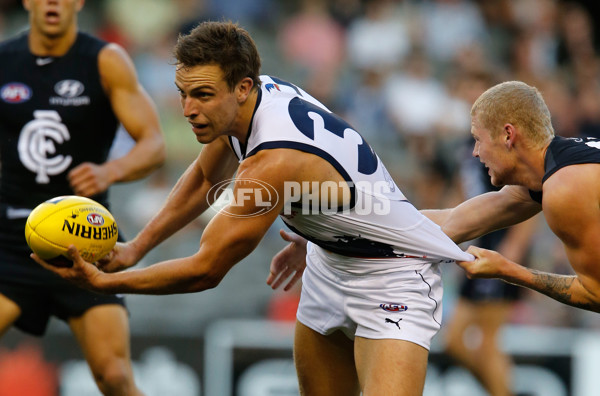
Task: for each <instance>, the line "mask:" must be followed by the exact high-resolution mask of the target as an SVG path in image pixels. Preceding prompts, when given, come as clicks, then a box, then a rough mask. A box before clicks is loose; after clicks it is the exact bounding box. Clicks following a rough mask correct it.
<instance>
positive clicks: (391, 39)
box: [0, 0, 600, 396]
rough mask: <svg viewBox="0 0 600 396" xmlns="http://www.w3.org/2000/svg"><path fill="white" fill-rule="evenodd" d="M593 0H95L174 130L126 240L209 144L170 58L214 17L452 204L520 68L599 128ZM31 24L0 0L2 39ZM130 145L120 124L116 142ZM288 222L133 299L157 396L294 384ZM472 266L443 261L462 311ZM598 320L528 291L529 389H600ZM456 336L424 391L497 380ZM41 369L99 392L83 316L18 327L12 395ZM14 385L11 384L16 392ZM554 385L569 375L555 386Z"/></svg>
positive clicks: (177, 241)
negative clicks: (479, 114) (281, 266)
mask: <svg viewBox="0 0 600 396" xmlns="http://www.w3.org/2000/svg"><path fill="white" fill-rule="evenodd" d="M592 3H593V2H591V1H583V0H582V1H579V2H576V1H559V0H479V1H474V0H437V1H434V0H431V1H425V0H423V1H418V0H362V1H361V0H293V1H292V0H252V1H248V0H176V1H175V0H172V1H170V0H105V1H100V0H95V1H94V0H88V1H86V6H85V7H84V10H83V11H82V13H81V14H80V26H81V28H82V29H83V30H86V31H89V32H92V33H95V34H97V35H98V36H100V37H103V38H105V39H106V40H109V41H116V42H119V43H120V44H121V45H123V46H124V47H125V48H126V49H127V50H128V51H129V53H130V54H131V55H132V57H133V59H134V61H135V63H136V67H137V71H138V73H139V77H140V80H141V82H142V84H143V85H144V86H145V87H146V89H147V90H148V91H149V93H150V95H151V96H152V97H153V99H154V100H155V102H156V103H157V105H158V108H159V111H160V114H161V117H162V125H163V128H164V131H165V136H166V139H167V148H168V160H167V165H166V166H165V167H164V168H163V169H162V170H160V171H159V172H157V173H155V174H154V175H152V176H151V177H149V178H148V179H146V180H144V181H141V182H136V183H129V184H123V185H118V186H115V187H113V189H112V193H111V197H112V205H113V207H112V211H113V213H114V214H115V217H116V218H117V220H118V222H119V225H120V230H121V231H122V232H123V233H124V234H125V236H126V237H127V236H132V235H134V234H135V233H136V232H137V231H138V230H139V229H140V228H141V227H142V226H143V224H145V222H146V220H147V219H148V218H149V216H151V215H152V214H153V213H154V212H155V211H156V209H157V208H158V207H159V205H160V204H161V203H162V201H163V199H164V198H165V196H166V194H167V193H168V191H169V190H170V188H171V186H172V185H173V184H174V182H175V181H176V179H177V177H178V176H179V174H180V173H181V172H182V171H183V169H185V167H186V166H187V164H188V163H189V162H190V161H191V160H192V159H193V158H194V157H195V156H196V155H197V153H198V151H199V150H200V146H199V145H197V144H190V142H191V141H195V140H192V139H193V138H192V136H191V134H190V131H189V126H188V125H187V123H186V122H185V119H184V118H183V117H182V116H181V110H180V107H179V100H178V95H177V91H176V89H175V87H174V84H173V77H174V68H173V65H172V57H171V48H172V46H173V44H174V42H175V40H176V38H177V35H178V34H179V33H180V32H186V31H188V30H189V29H190V28H191V27H193V26H194V24H195V23H197V22H198V21H201V20H206V19H222V18H226V19H231V20H233V21H238V22H239V23H240V24H241V25H242V26H244V27H245V28H246V29H248V30H249V31H250V33H251V34H252V35H253V37H254V38H255V40H256V42H257V45H258V47H259V51H260V52H261V55H262V57H263V67H262V72H263V73H264V74H272V75H276V76H278V77H280V78H283V79H285V80H288V81H291V82H294V83H297V84H298V85H300V86H303V87H305V88H306V89H307V90H308V91H309V92H311V93H312V94H313V95H314V96H316V97H317V98H319V99H320V100H321V101H323V102H324V103H326V104H327V105H328V106H329V107H330V108H331V109H332V110H334V111H337V112H339V113H340V114H342V115H344V116H345V117H346V118H347V119H348V120H349V121H350V122H351V124H353V125H354V126H355V128H356V129H357V130H359V131H360V132H361V133H362V134H363V135H364V137H365V138H366V139H367V140H368V142H369V143H370V144H371V145H372V146H373V147H374V148H375V150H376V151H377V152H378V153H379V154H380V156H381V157H382V159H383V161H384V162H385V163H386V165H387V167H388V169H389V170H390V173H392V175H393V176H394V178H395V180H396V181H397V183H398V184H399V185H400V187H401V188H402V190H403V191H404V193H405V194H406V195H407V196H408V197H409V198H410V199H411V201H412V202H413V203H414V204H415V205H416V206H417V207H419V208H436V207H448V206H453V205H455V204H456V203H458V202H460V201H461V200H462V198H463V193H464V191H463V185H462V184H461V179H460V177H459V175H460V173H459V170H460V166H461V163H462V161H463V160H464V159H465V158H467V157H468V156H469V155H470V149H471V147H472V146H471V138H470V130H469V128H470V125H469V108H470V104H471V103H472V101H473V100H474V98H475V97H477V95H478V94H479V93H480V92H481V90H482V89H484V88H485V87H488V86H490V85H492V84H494V83H496V82H499V81H503V80H509V79H519V80H523V81H525V82H527V83H530V84H533V85H536V86H537V87H538V88H539V89H540V90H541V91H542V93H543V94H544V97H545V99H546V101H547V103H548V105H549V107H550V110H551V112H552V115H553V123H554V126H555V129H556V132H557V134H559V135H563V136H581V135H593V136H600V58H599V56H598V54H599V52H598V43H599V42H600V41H599V40H598V35H599V33H600V32H599V31H598V30H597V29H596V26H597V25H596V22H597V21H598V17H600V7H599V6H598V5H594V4H592ZM26 23H27V20H26V14H25V12H24V11H23V9H22V6H21V1H18V0H16V1H15V0H13V1H11V0H0V38H6V37H9V36H11V35H12V34H15V33H16V32H18V31H20V30H22V29H23V28H24V27H25V25H26ZM0 61H2V62H10V59H2V60H0ZM129 144H130V142H129V141H128V140H127V139H126V138H123V137H122V136H121V138H119V139H118V140H116V141H115V146H114V155H119V153H121V152H123V151H124V150H127V149H128V147H129ZM209 220H210V213H207V214H206V215H204V216H202V217H201V218H199V219H198V220H197V221H195V222H194V223H193V224H192V225H190V226H188V227H187V228H186V229H185V230H183V231H182V232H180V233H178V234H177V235H176V236H175V237H173V238H171V240H169V241H167V242H165V243H164V244H163V245H161V246H160V247H159V248H157V249H155V251H154V252H152V253H151V254H149V255H148V257H146V258H145V259H144V261H143V262H142V263H141V264H140V265H147V264H150V263H153V262H156V261H158V260H162V259H165V258H170V257H173V256H183V255H188V254H191V253H192V252H194V251H195V250H196V249H197V244H198V241H199V238H200V235H201V232H202V229H203V226H204V225H205V224H206V222H207V221H209ZM282 227H283V225H282V223H280V222H278V223H276V224H275V225H274V226H273V227H272V229H271V232H269V234H268V235H267V237H266V238H265V240H264V241H263V243H262V244H261V246H260V247H259V248H258V249H257V250H256V251H255V252H254V253H253V254H252V255H251V256H249V257H248V258H247V259H245V260H244V261H243V262H242V263H240V264H238V265H237V266H236V267H234V269H233V270H232V271H231V273H230V274H229V275H228V277H226V279H225V280H224V281H223V282H222V284H221V285H220V286H219V287H218V288H217V289H214V290H210V291H206V292H203V293H200V294H190V295H179V296H160V297H153V296H130V297H129V298H128V301H129V308H130V311H131V317H130V319H131V331H132V349H133V356H134V359H135V361H136V370H137V373H138V378H139V380H140V382H141V384H140V385H141V387H142V388H143V389H144V390H145V391H146V392H147V394H148V395H149V396H151V395H161V396H164V395H177V396H187V395H190V396H192V395H200V394H202V395H209V396H221V395H225V394H227V393H228V392H229V391H231V392H232V393H231V394H234V393H235V394H239V395H245V394H247V395H252V396H260V395H267V394H268V395H294V394H295V393H294V389H293V381H294V377H293V370H292V368H291V367H290V366H289V359H290V357H291V350H290V345H291V343H290V340H291V338H290V337H291V333H290V329H291V327H290V326H291V325H290V321H289V319H290V313H291V312H293V309H294V304H295V294H294V293H293V292H292V293H291V294H287V295H286V294H283V293H282V292H272V291H271V290H270V288H268V287H267V286H266V285H265V278H266V275H267V273H268V266H269V262H270V258H271V257H272V255H273V254H274V253H275V252H276V251H278V250H279V249H280V248H281V247H282V246H283V242H282V241H281V240H280V239H279V236H278V230H279V228H282ZM532 252H533V254H532V261H531V265H532V266H534V267H536V268H539V269H543V270H548V271H553V272H559V273H570V268H569V265H568V262H567V261H566V259H565V257H564V252H563V251H562V247H561V246H560V244H559V243H557V240H556V238H555V237H554V236H553V235H552V234H551V232H550V231H549V230H548V229H547V226H546V225H545V224H544V223H543V221H541V222H540V225H539V229H538V231H537V233H536V235H535V238H534V243H533V245H532ZM462 276H464V275H463V274H462V272H460V271H459V270H457V269H456V268H455V267H452V266H446V267H445V268H444V279H445V296H444V311H445V312H444V315H445V318H449V317H450V316H451V315H452V307H453V302H454V300H455V297H456V287H457V285H458V282H459V280H460V277H462ZM274 323H277V324H274ZM599 328H600V316H598V315H596V314H592V313H588V312H584V311H581V310H577V309H574V308H569V307H566V306H563V305H561V304H559V303H557V302H555V301H553V300H551V299H549V298H546V297H544V296H541V295H539V294H535V293H533V292H527V291H526V292H524V294H523V298H522V299H521V300H520V301H519V302H518V304H517V307H516V309H515V310H514V313H513V315H512V316H511V320H510V326H509V327H508V328H507V329H506V332H505V334H503V345H504V346H505V348H506V349H507V350H508V351H509V352H511V354H512V355H513V356H514V357H515V360H516V362H517V365H518V366H517V369H518V370H520V371H519V373H520V374H519V375H518V376H517V377H520V376H521V377H523V378H526V380H523V384H522V385H519V386H521V389H520V391H519V394H520V395H523V396H524V395H531V396H534V395H536V396H537V395H544V396H553V395H557V396H559V395H573V396H593V393H589V392H590V391H589V388H586V386H587V385H586V384H588V383H590V381H592V380H593V378H590V377H589V375H588V373H589V372H593V369H594V368H596V369H597V368H600V363H598V362H597V361H595V360H594V359H593V358H592V357H590V355H593V354H592V353H590V351H598V349H594V348H597V345H598V341H597V340H596V338H595V336H594V333H598V330H599ZM442 331H443V330H442ZM588 337H591V338H588ZM440 339H441V336H439V335H438V337H437V340H438V341H439V340H440ZM440 350H441V349H440V346H439V345H434V348H433V350H432V355H431V367H430V371H429V374H428V383H427V386H426V391H425V394H426V395H428V396H434V395H450V396H451V395H454V394H456V395H458V394H461V395H473V396H476V395H479V394H481V391H480V390H478V389H477V387H476V385H475V384H474V383H473V382H472V379H470V378H469V376H468V375H467V374H466V373H465V372H464V371H461V370H460V369H458V368H456V367H454V366H452V364H451V362H450V361H449V360H448V359H447V358H446V357H445V356H444V355H443V354H442V353H441V352H440ZM599 354H600V353H596V355H599ZM205 355H206V356H207V357H205ZM31 378H37V379H38V380H37V381H36V382H37V383H38V385H36V386H38V388H39V389H40V392H42V391H41V389H46V391H43V392H45V393H39V395H40V396H43V395H45V396H54V395H61V396H75V395H77V396H82V395H83V396H85V395H90V396H91V395H98V391H97V390H95V387H94V385H93V383H92V382H91V379H90V378H89V374H88V373H87V367H86V366H85V364H84V362H83V361H82V357H81V356H80V353H79V350H78V348H77V347H76V346H75V344H74V341H73V340H72V338H71V336H70V333H69V331H68V328H67V327H66V325H64V324H63V323H62V322H59V321H53V322H52V323H51V326H50V328H49V331H48V334H47V336H46V337H45V338H43V339H35V338H30V337H27V336H24V335H23V334H21V333H19V332H17V331H15V330H11V331H10V332H9V333H8V334H7V335H6V336H5V338H4V339H3V340H2V343H1V346H0V396H4V395H5V394H6V395H9V394H10V395H17V394H19V395H31V396H34V393H28V392H33V391H32V390H27V389H29V388H23V387H26V386H30V387H31V386H33V385H32V381H31V380H30V379H31ZM517 380H518V378H517ZM9 383H10V384H12V385H10V386H13V388H11V389H12V391H11V392H12V393H2V392H7V391H5V390H3V389H9V387H8V385H7V384H9ZM543 383H546V384H548V383H550V384H554V385H555V386H554V388H553V389H555V390H549V389H550V388H544V386H543V385H542V384H543ZM2 384H4V385H2ZM39 384H46V385H45V388H44V386H42V385H39ZM223 386H224V387H225V388H223ZM19 387H22V388H19ZM529 388H531V389H529ZM31 389H33V388H31ZM478 392H479V393H478ZM552 392H554V393H552ZM561 392H562V393H561ZM35 395H37V393H36V394H35Z"/></svg>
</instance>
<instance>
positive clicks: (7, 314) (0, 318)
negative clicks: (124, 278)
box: [0, 294, 21, 336]
mask: <svg viewBox="0 0 600 396" xmlns="http://www.w3.org/2000/svg"><path fill="white" fill-rule="evenodd" d="M20 315H21V308H20V307H19V306H18V305H17V304H16V303H15V302H14V301H12V300H11V299H9V298H8V297H6V296H5V295H3V294H0V336H2V335H3V334H4V333H5V332H6V330H8V328H9V327H10V326H12V324H13V323H14V322H15V321H16V320H17V318H18V317H19V316H20Z"/></svg>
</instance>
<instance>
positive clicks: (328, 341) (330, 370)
mask: <svg viewBox="0 0 600 396" xmlns="http://www.w3.org/2000/svg"><path fill="white" fill-rule="evenodd" d="M353 347H354V346H353V342H352V340H350V339H349V338H348V337H346V336H345V335H344V334H343V333H342V332H341V331H336V332H334V333H333V334H331V335H322V334H320V333H318V332H316V331H314V330H312V329H310V328H309V327H307V326H305V325H303V324H302V323H300V322H296V333H295V337H294V362H295V365H296V371H297V373H298V382H299V385H300V391H301V394H302V395H309V396H334V395H348V396H352V395H359V387H358V378H357V376H356V367H355V365H354V352H353Z"/></svg>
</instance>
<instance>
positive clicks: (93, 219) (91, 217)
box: [87, 213, 104, 226]
mask: <svg viewBox="0 0 600 396" xmlns="http://www.w3.org/2000/svg"><path fill="white" fill-rule="evenodd" d="M87 221H88V223H90V224H91V225H93V226H101V225H103V224H104V217H102V215H101V214H98V213H90V214H88V215H87Z"/></svg>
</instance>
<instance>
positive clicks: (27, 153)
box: [17, 110, 73, 184]
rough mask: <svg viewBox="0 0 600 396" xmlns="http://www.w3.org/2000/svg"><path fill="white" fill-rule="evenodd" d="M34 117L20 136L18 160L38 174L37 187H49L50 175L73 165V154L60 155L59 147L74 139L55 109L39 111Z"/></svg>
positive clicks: (24, 127) (35, 112) (34, 113)
mask: <svg viewBox="0 0 600 396" xmlns="http://www.w3.org/2000/svg"><path fill="white" fill-rule="evenodd" d="M33 117H34V119H33V120H31V121H29V122H28V123H27V124H25V125H24V126H23V129H22V130H21V133H20V135H19V143H18V146H17V150H18V151H19V159H20V160H21V163H22V164H23V165H24V166H25V168H27V169H28V170H30V171H31V172H33V173H35V174H36V178H35V181H36V182H37V183H38V184H48V183H50V176H54V175H58V174H60V173H62V172H64V171H65V170H67V168H68V167H69V165H71V162H73V158H72V157H71V156H70V155H66V156H65V155H62V154H57V151H58V150H57V145H61V144H63V143H64V142H66V141H68V140H69V139H71V135H70V134H69V130H68V129H67V127H66V125H65V124H63V123H62V122H61V121H62V120H61V118H60V115H59V114H58V113H57V112H56V111H54V110H36V111H34V112H33Z"/></svg>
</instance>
